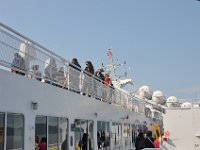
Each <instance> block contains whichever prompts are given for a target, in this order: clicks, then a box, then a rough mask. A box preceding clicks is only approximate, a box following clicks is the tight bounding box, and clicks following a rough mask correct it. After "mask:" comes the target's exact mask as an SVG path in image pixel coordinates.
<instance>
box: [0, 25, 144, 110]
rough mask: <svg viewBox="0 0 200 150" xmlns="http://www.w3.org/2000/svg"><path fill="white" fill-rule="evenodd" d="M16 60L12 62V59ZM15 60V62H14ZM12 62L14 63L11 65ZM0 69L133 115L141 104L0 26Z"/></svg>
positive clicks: (45, 49) (9, 29)
mask: <svg viewBox="0 0 200 150" xmlns="http://www.w3.org/2000/svg"><path fill="white" fill-rule="evenodd" d="M15 57H16V58H15ZM14 58H15V59H14ZM14 60H15V61H14ZM0 65H1V66H2V67H1V66H0V68H1V69H5V70H8V71H12V72H15V73H18V74H20V75H23V76H25V77H28V78H32V79H37V80H40V81H42V82H46V83H49V84H53V85H55V86H59V87H61V88H65V89H67V90H71V91H74V92H77V93H80V94H83V95H88V96H90V97H94V98H96V99H99V100H102V101H104V102H107V103H110V104H113V105H117V106H119V107H122V108H124V109H129V110H131V111H134V112H140V113H144V110H145V109H144V108H145V103H146V102H143V101H140V100H138V99H136V98H134V97H133V96H131V95H128V94H126V93H124V92H122V91H120V90H118V89H114V87H106V86H105V85H104V84H103V81H101V82H100V81H99V79H97V78H96V77H94V76H92V75H88V73H86V72H85V71H83V70H81V69H80V68H76V67H75V66H73V64H70V62H69V61H67V60H66V59H64V58H62V57H60V56H58V55H57V54H55V53H53V52H51V51H50V50H48V49H47V48H45V47H43V46H41V45H39V44H38V43H36V42H35V41H33V40H31V39H29V38H27V37H25V36H24V35H22V34H20V33H18V32H17V31H15V30H13V29H11V28H10V27H8V26H6V25H4V24H2V23H0Z"/></svg>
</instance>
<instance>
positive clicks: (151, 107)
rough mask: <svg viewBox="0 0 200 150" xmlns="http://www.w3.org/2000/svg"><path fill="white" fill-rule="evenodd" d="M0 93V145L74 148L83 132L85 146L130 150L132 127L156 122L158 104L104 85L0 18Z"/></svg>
mask: <svg viewBox="0 0 200 150" xmlns="http://www.w3.org/2000/svg"><path fill="white" fill-rule="evenodd" d="M14 57H17V59H16V62H15V65H14V64H13V59H14ZM16 64H18V66H17V65H16ZM37 69H39V70H37ZM47 70H48V71H47ZM36 72H37V73H36ZM39 72H40V73H39ZM105 88H108V89H107V90H105ZM106 91H107V92H108V93H106V94H105V92H106ZM0 95H1V98H0V150H33V149H35V148H36V146H37V141H36V140H35V138H36V137H38V138H39V139H42V138H45V139H46V141H47V150H64V148H65V149H67V150H75V149H76V147H77V145H78V144H79V143H80V141H81V139H82V136H83V134H84V133H86V134H87V135H88V140H87V144H88V145H90V146H88V147H90V148H88V149H90V150H97V149H99V150H100V149H104V150H110V149H112V150H117V149H118V150H130V149H134V142H135V137H136V135H137V133H138V131H144V132H145V130H146V129H147V128H148V130H152V126H153V125H155V124H156V125H158V126H159V127H162V112H164V108H163V107H162V106H158V105H156V104H155V103H151V102H149V101H147V100H141V99H139V98H136V97H134V96H133V95H132V94H130V93H127V92H125V91H122V90H120V88H119V89H118V88H114V89H113V88H112V87H105V85H104V84H102V82H99V81H98V80H97V79H96V78H95V77H93V76H90V75H88V74H86V73H85V72H84V71H83V70H81V69H80V68H76V69H75V68H74V67H71V66H70V63H69V62H68V61H67V60H66V59H64V58H62V57H60V56H59V55H57V54H55V53H53V52H51V51H50V50H48V49H47V48H45V47H43V46H41V45H40V44H38V43H36V42H34V41H33V40H31V39H29V38H27V37H25V36H24V35H22V34H20V33H18V32H17V31H15V30H13V29H11V28H10V27H8V26H6V25H4V24H2V23H0ZM146 106H148V107H146ZM156 113H157V115H153V114H156ZM98 136H100V137H101V139H103V140H101V142H100V143H99V141H98Z"/></svg>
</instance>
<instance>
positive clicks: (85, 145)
mask: <svg viewBox="0 0 200 150" xmlns="http://www.w3.org/2000/svg"><path fill="white" fill-rule="evenodd" d="M81 147H82V150H92V147H91V140H90V138H89V136H88V134H87V133H83V137H82V140H81Z"/></svg>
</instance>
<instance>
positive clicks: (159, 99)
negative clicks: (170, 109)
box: [152, 91, 166, 105]
mask: <svg viewBox="0 0 200 150" xmlns="http://www.w3.org/2000/svg"><path fill="white" fill-rule="evenodd" d="M152 100H153V101H154V102H155V103H157V104H161V105H164V104H165V103H166V98H165V96H164V94H163V92H162V91H155V92H153V95H152Z"/></svg>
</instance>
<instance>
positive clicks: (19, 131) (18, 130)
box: [6, 114, 24, 150]
mask: <svg viewBox="0 0 200 150" xmlns="http://www.w3.org/2000/svg"><path fill="white" fill-rule="evenodd" d="M6 137H7V139H6V149H8V150H9V149H20V150H23V145H24V143H23V142H24V140H23V139H24V117H23V115H21V114H8V115H7V136H6Z"/></svg>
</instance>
